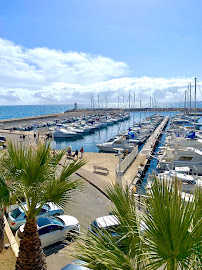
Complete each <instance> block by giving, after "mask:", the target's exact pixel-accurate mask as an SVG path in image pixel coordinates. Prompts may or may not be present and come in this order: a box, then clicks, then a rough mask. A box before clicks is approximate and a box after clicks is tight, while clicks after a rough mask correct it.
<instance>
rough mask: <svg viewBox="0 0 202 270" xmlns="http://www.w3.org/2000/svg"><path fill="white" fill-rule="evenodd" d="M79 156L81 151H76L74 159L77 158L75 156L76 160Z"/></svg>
mask: <svg viewBox="0 0 202 270" xmlns="http://www.w3.org/2000/svg"><path fill="white" fill-rule="evenodd" d="M78 155H79V151H78V150H77V149H76V151H75V153H74V155H73V157H75V156H76V159H78Z"/></svg>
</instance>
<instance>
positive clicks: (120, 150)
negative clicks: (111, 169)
mask: <svg viewBox="0 0 202 270" xmlns="http://www.w3.org/2000/svg"><path fill="white" fill-rule="evenodd" d="M114 150H115V151H117V152H118V156H119V171H118V177H116V180H117V181H116V183H117V184H118V185H120V186H121V187H122V175H123V172H122V171H121V156H122V153H123V151H124V149H123V148H114Z"/></svg>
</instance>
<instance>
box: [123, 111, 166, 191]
mask: <svg viewBox="0 0 202 270" xmlns="http://www.w3.org/2000/svg"><path fill="white" fill-rule="evenodd" d="M169 118H170V117H169V116H166V117H165V118H164V119H163V120H162V122H161V123H160V124H159V125H158V127H157V128H156V129H155V131H154V132H153V133H152V135H151V136H150V137H149V138H148V139H147V141H146V143H145V145H144V146H143V148H142V150H141V151H140V152H139V154H138V155H137V157H136V158H135V160H134V161H133V163H132V164H131V166H130V167H129V168H128V170H127V171H126V173H125V174H124V175H123V179H122V185H123V186H126V184H128V185H129V187H131V188H133V187H134V186H136V185H137V184H140V183H141V182H142V178H143V176H144V174H145V172H146V170H147V168H148V166H149V163H150V160H151V158H152V154H153V152H154V150H155V147H156V145H157V144H158V142H159V139H160V136H161V135H162V132H163V131H164V129H165V128H166V126H167V124H168V121H169Z"/></svg>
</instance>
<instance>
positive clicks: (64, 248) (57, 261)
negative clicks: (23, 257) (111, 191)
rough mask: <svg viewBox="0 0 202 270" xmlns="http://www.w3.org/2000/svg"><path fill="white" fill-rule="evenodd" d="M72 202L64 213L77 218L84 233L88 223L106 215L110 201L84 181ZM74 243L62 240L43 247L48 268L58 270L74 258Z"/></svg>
mask: <svg viewBox="0 0 202 270" xmlns="http://www.w3.org/2000/svg"><path fill="white" fill-rule="evenodd" d="M74 199H75V200H74V203H71V204H70V205H68V206H67V207H68V209H67V210H66V211H65V214H66V215H72V216H74V217H76V218H77V219H78V220H79V223H80V226H81V233H85V231H86V229H87V228H88V225H89V224H90V222H91V221H92V220H94V219H95V218H97V217H100V216H104V215H107V214H108V213H109V211H110V201H109V200H108V199H107V197H106V196H104V195H103V194H102V193H101V192H100V191H98V190H97V189H96V188H95V187H93V186H92V185H91V184H89V183H88V182H86V184H85V188H84V192H80V193H78V194H76V195H75V197H74ZM74 246H75V243H74V242H71V243H69V242H68V241H64V242H62V243H58V244H55V245H52V246H49V247H47V248H45V249H44V252H45V254H46V261H47V265H48V270H60V269H61V268H63V267H64V266H65V265H67V264H68V263H70V262H71V261H73V260H74V258H72V257H71V256H70V254H71V253H72V252H73V251H74Z"/></svg>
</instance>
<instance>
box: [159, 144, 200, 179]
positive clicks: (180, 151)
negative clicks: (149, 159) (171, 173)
mask: <svg viewBox="0 0 202 270" xmlns="http://www.w3.org/2000/svg"><path fill="white" fill-rule="evenodd" d="M182 166H187V167H189V168H190V170H191V172H192V174H195V175H199V176H200V175H201V176H202V151H201V150H199V149H196V148H193V147H186V148H177V147H175V145H174V147H166V149H165V151H164V153H163V154H162V155H160V156H159V163H158V166H157V168H158V170H159V171H161V172H162V171H165V170H167V168H168V167H169V168H170V169H174V168H175V167H182Z"/></svg>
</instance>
